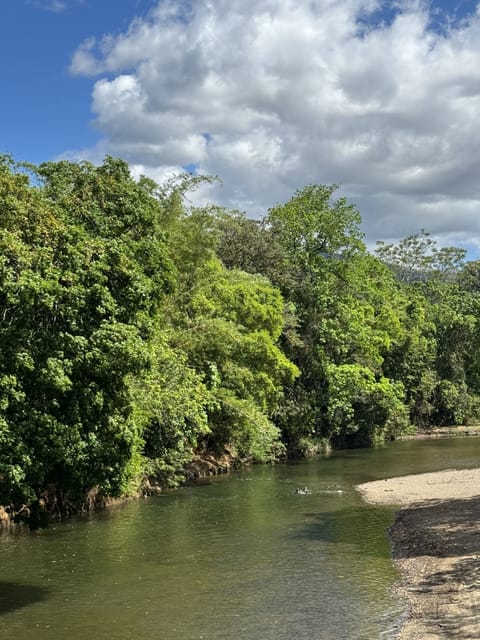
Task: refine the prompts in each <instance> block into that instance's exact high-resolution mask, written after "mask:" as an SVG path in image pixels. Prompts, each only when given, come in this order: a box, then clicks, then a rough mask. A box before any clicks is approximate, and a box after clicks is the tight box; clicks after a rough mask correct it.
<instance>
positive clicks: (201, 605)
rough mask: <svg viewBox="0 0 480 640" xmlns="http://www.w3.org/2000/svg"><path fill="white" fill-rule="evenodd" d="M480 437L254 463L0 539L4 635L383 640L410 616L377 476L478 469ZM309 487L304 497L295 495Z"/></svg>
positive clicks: (19, 639) (92, 639)
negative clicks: (396, 589)
mask: <svg viewBox="0 0 480 640" xmlns="http://www.w3.org/2000/svg"><path fill="white" fill-rule="evenodd" d="M479 454H480V438H455V439H445V440H443V439H442V440H429V441H409V442H398V443H393V444H391V445H388V446H386V447H383V448H381V449H374V450H372V449H368V450H366V449H358V450H353V451H343V452H339V453H336V454H334V455H332V456H330V457H326V458H315V459H312V460H307V461H302V462H299V463H296V464H285V465H277V466H273V467H270V466H264V467H254V468H251V469H247V470H244V471H241V472H238V473H233V474H231V475H229V476H224V477H220V478H215V479H214V480H212V481H211V482H208V483H205V484H202V485H199V486H195V487H185V488H182V489H179V490H177V491H175V492H172V493H170V494H168V495H165V496H161V497H158V498H148V499H145V500H139V501H132V502H129V503H126V504H123V505H121V506H119V507H116V508H113V509H111V510H107V511H105V512H102V513H100V514H96V515H94V516H91V517H85V518H77V519H75V520H71V521H68V522H66V523H64V524H56V525H54V526H52V527H50V528H49V529H47V530H44V531H40V532H35V533H21V534H15V535H13V536H12V535H2V536H0V638H1V639H2V640H33V639H35V640H107V639H108V640H127V639H128V640H130V639H132V640H196V639H202V638H203V639H205V640H207V639H208V640H220V639H222V640H225V639H227V638H228V639H232V640H307V639H308V640H376V639H378V640H382V639H386V638H389V637H390V636H391V634H392V629H394V627H395V625H396V624H397V623H398V620H399V618H400V617H401V615H402V605H401V603H398V602H396V601H395V599H394V598H393V596H392V595H391V592H390V588H391V586H392V584H393V583H394V581H395V580H397V579H398V575H397V573H396V571H395V569H394V567H393V564H392V561H391V558H390V547H389V544H388V540H387V538H386V534H385V530H386V529H387V527H388V526H389V525H390V524H391V523H392V520H393V514H394V509H392V508H378V507H373V506H370V505H366V504H364V503H363V502H362V500H361V498H360V496H359V495H358V494H357V492H356V491H355V490H354V485H356V484H358V483H360V482H365V481H368V480H376V479H379V478H384V477H389V476H394V475H405V474H408V473H420V472H424V471H435V470H438V469H444V468H452V467H455V468H458V469H460V468H469V467H474V466H478V460H479ZM304 485H307V486H308V487H309V489H310V490H311V494H309V495H298V494H296V493H295V489H296V487H303V486H304Z"/></svg>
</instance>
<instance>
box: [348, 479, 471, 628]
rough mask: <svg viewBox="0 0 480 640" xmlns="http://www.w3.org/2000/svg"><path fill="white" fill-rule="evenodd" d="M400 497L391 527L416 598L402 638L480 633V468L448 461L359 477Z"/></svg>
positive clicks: (403, 589)
mask: <svg viewBox="0 0 480 640" xmlns="http://www.w3.org/2000/svg"><path fill="white" fill-rule="evenodd" d="M357 488H358V490H359V491H360V492H361V493H362V495H363V497H364V499H365V500H366V501H368V502H371V503H377V504H394V505H399V506H400V507H402V508H401V510H400V511H399V512H398V513H397V516H396V519H395V522H394V524H393V526H392V527H391V529H390V530H389V535H390V538H391V540H392V544H393V557H394V559H395V562H396V564H397V566H398V567H399V569H400V571H401V574H402V581H401V583H400V584H399V585H397V587H396V591H397V593H398V595H399V597H400V598H402V599H404V600H405V601H406V602H407V604H408V618H407V620H406V621H405V624H404V625H403V626H402V628H401V630H400V632H399V634H398V635H397V636H396V637H397V638H398V640H437V639H442V640H445V639H446V638H456V639H459V640H467V639H471V640H473V639H476V640H478V639H480V608H479V606H480V469H468V470H462V471H457V470H455V469H447V470H445V471H440V472H436V473H426V474H419V475H412V476H404V477H399V478H388V479H386V480H381V481H377V482H369V483H366V484H363V485H359V486H358V487H357Z"/></svg>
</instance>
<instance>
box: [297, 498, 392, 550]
mask: <svg viewBox="0 0 480 640" xmlns="http://www.w3.org/2000/svg"><path fill="white" fill-rule="evenodd" d="M305 516H306V517H307V518H309V520H310V521H309V522H307V523H304V524H303V526H302V528H301V530H300V531H296V532H295V533H292V535H293V536H294V537H296V538H297V539H309V540H319V541H321V542H326V543H331V544H337V545H338V544H346V545H353V546H354V547H356V548H357V549H358V551H359V552H361V553H362V555H364V556H370V557H372V558H375V557H377V558H380V557H385V556H386V555H390V547H389V543H388V540H387V535H386V532H387V529H388V527H389V526H390V525H391V524H392V520H393V512H392V511H390V510H381V509H378V508H377V509H371V508H369V507H368V505H360V506H348V507H343V508H341V509H335V510H332V511H322V512H320V513H318V512H317V513H306V514H305ZM352 532H353V533H352ZM382 532H385V535H382Z"/></svg>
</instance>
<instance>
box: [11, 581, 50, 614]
mask: <svg viewBox="0 0 480 640" xmlns="http://www.w3.org/2000/svg"><path fill="white" fill-rule="evenodd" d="M48 596H49V591H48V590H47V589H43V588H42V587H36V586H33V585H27V584H19V583H17V582H3V581H0V615H3V614H5V613H9V612H10V611H15V609H21V608H22V607H27V606H28V605H30V604H34V603H35V602H41V601H42V600H46V599H47V598H48Z"/></svg>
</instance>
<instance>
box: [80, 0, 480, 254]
mask: <svg viewBox="0 0 480 640" xmlns="http://www.w3.org/2000/svg"><path fill="white" fill-rule="evenodd" d="M71 71H72V73H74V74H80V75H87V76H92V77H93V78H95V81H94V86H93V90H92V106H93V110H94V112H95V114H96V125H97V127H98V128H99V129H100V131H101V132H102V134H103V136H104V140H103V141H102V145H103V147H104V148H106V149H107V150H108V152H109V153H114V154H117V155H120V156H123V157H125V158H126V159H127V160H129V161H130V162H131V163H132V164H133V165H136V166H139V167H142V170H143V171H144V172H145V173H148V174H149V175H152V176H153V177H154V176H162V175H164V174H168V173H169V172H170V171H171V170H172V168H174V167H181V166H187V165H188V166H195V167H196V168H197V169H198V171H201V172H206V173H211V174H216V175H219V176H220V177H221V179H222V181H223V187H222V188H221V190H219V191H211V192H210V193H209V196H212V197H214V198H216V200H217V201H220V202H221V203H223V204H225V205H226V206H232V207H235V208H241V209H245V210H246V211H247V212H248V213H250V214H252V215H260V214H262V213H264V212H265V211H266V209H267V208H268V207H269V206H272V205H274V204H276V203H277V202H279V201H284V200H285V199H287V198H288V197H289V196H290V195H291V194H292V193H293V192H294V191H295V189H297V188H299V187H301V186H303V185H304V184H308V183H339V184H341V185H342V187H341V191H342V193H343V194H345V195H346V196H347V197H349V198H350V199H351V200H353V201H354V202H356V203H357V205H358V206H359V209H360V211H361V214H362V217H363V220H364V230H365V231H366V233H367V237H368V239H369V240H371V241H373V240H376V239H395V238H398V237H402V236H405V235H408V234H410V233H414V232H416V231H418V230H419V229H420V228H425V229H427V230H429V231H430V232H432V234H433V235H435V236H436V237H438V239H439V240H440V241H441V242H442V243H449V242H451V241H452V239H454V240H455V242H456V243H457V244H458V243H462V242H469V243H472V244H478V245H480V216H479V215H478V213H479V211H480V182H479V181H478V175H477V174H478V167H479V161H480V127H478V125H477V119H478V115H479V113H480V12H478V11H477V12H472V13H471V14H469V15H464V17H463V18H462V19H458V15H457V16H454V15H453V14H451V15H450V16H442V15H441V14H440V13H439V12H438V11H436V10H434V3H427V2H422V1H421V0H404V1H399V2H384V1H382V0H311V1H310V2H302V1H300V0H282V1H279V0H228V1H227V0H196V1H195V2H180V1H179V0H175V1H173V0H162V1H161V2H159V4H158V5H156V6H155V7H154V8H153V9H152V10H151V12H150V13H149V14H148V15H147V17H144V18H142V19H139V18H137V19H134V20H132V22H131V24H130V26H129V28H128V30H127V31H126V32H125V33H121V34H119V35H115V36H112V35H109V36H105V37H104V38H103V39H101V40H99V41H97V40H94V39H88V40H86V41H85V42H84V43H82V44H81V45H80V46H79V47H78V49H77V51H76V52H75V54H74V56H73V59H72V62H71Z"/></svg>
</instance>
